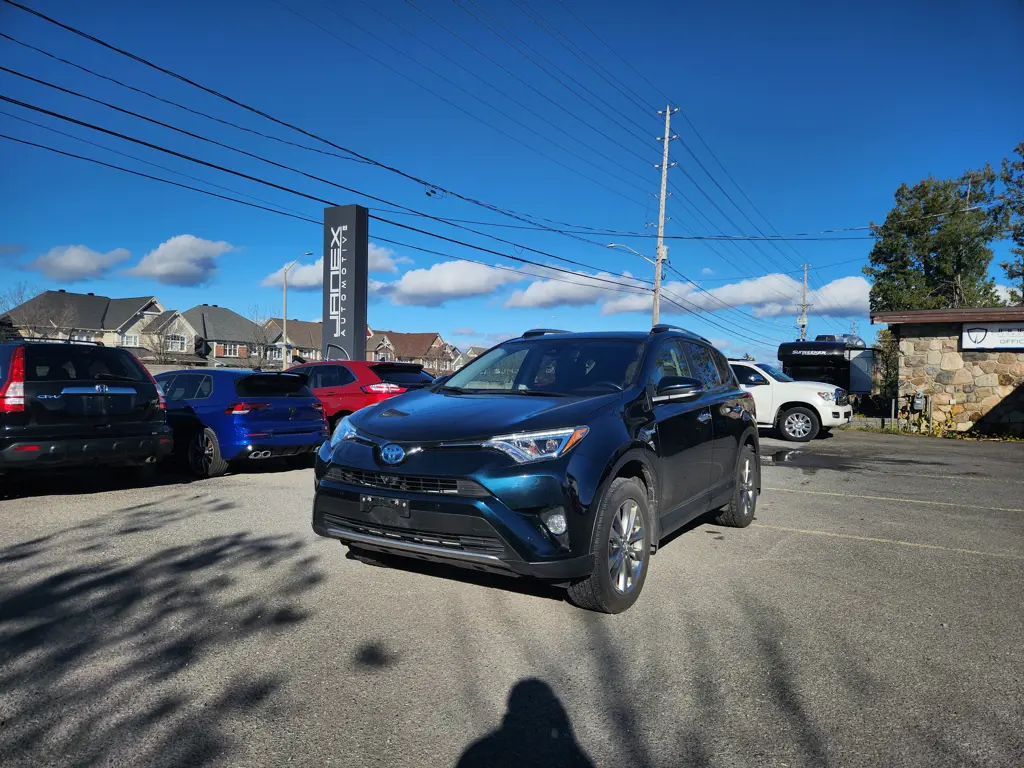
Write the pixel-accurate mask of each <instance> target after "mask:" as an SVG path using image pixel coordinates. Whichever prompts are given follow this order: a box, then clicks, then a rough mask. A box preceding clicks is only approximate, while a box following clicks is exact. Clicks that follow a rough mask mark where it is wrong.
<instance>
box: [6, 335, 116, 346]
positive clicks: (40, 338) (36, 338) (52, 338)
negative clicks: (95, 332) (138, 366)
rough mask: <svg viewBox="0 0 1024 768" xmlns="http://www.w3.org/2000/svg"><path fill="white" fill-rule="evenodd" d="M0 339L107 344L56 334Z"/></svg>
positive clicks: (29, 341)
mask: <svg viewBox="0 0 1024 768" xmlns="http://www.w3.org/2000/svg"><path fill="white" fill-rule="evenodd" d="M0 341H8V342H15V343H20V344H25V343H31V342H36V341H47V342H58V341H59V342H60V343H62V344H95V345H96V346H97V347H103V346H106V345H105V344H104V343H103V342H102V341H91V340H88V339H72V338H70V337H69V338H66V339H61V338H58V337H56V336H32V337H30V338H12V339H0Z"/></svg>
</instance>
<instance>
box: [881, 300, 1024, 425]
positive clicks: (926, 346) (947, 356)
mask: <svg viewBox="0 0 1024 768" xmlns="http://www.w3.org/2000/svg"><path fill="white" fill-rule="evenodd" d="M871 322H872V323H887V324H888V325H889V329H890V330H891V331H892V332H893V334H894V335H895V337H896V338H897V339H898V340H899V350H900V352H899V394H900V399H901V406H906V405H907V403H908V402H909V401H910V400H911V399H912V398H913V397H914V396H915V395H916V394H918V393H921V394H924V395H927V396H930V399H931V403H930V405H931V412H932V420H933V422H934V423H935V424H937V425H945V426H946V427H947V428H950V429H956V430H957V431H960V432H966V431H968V430H974V431H977V432H980V433H986V434H1015V435H1021V434H1024V307H999V308H993V309H948V310H913V311H906V312H875V313H872V315H871Z"/></svg>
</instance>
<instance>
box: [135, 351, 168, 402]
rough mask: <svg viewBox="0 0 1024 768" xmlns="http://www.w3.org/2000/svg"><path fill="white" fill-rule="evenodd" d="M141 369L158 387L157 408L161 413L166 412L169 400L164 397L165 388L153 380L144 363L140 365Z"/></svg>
mask: <svg viewBox="0 0 1024 768" xmlns="http://www.w3.org/2000/svg"><path fill="white" fill-rule="evenodd" d="M139 367H140V368H142V370H144V371H145V372H146V375H147V376H149V380H150V381H151V382H153V386H154V387H156V397H157V407H158V408H159V409H160V410H161V411H166V410H167V398H166V397H164V388H163V387H161V386H160V382H158V381H157V380H156V379H154V378H153V374H152V373H150V372H149V368H147V367H146V366H144V365H143V364H142V363H139Z"/></svg>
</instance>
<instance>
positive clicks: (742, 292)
mask: <svg viewBox="0 0 1024 768" xmlns="http://www.w3.org/2000/svg"><path fill="white" fill-rule="evenodd" d="M800 291H801V283H800V282H798V281H797V280H794V279H793V278H792V277H790V276H789V275H781V274H771V275H762V276H761V277H755V278H751V279H749V280H741V281H740V282H738V283H730V284H728V285H723V286H720V287H718V288H712V289H710V290H707V291H700V290H698V289H697V288H696V287H695V286H693V285H692V284H690V283H680V282H668V283H665V284H664V286H663V299H662V311H663V312H668V313H679V312H683V311H684V310H681V309H679V308H678V307H677V306H674V305H673V304H672V301H673V300H676V301H680V303H683V304H685V306H687V307H689V308H690V309H698V310H702V311H706V312H721V311H724V310H725V309H727V307H726V306H725V305H729V306H732V307H751V313H752V314H753V315H754V316H755V317H763V318H773V317H782V316H790V315H795V314H797V313H798V312H799V307H798V306H797V304H798V302H799V300H800ZM870 292H871V285H870V284H869V283H868V281H867V280H865V279H864V278H863V277H859V276H854V277H843V278H840V279H838V280H834V281H832V282H831V283H828V284H827V285H825V286H823V287H822V288H821V289H820V290H816V291H809V292H808V301H809V302H810V303H811V305H812V306H811V308H810V310H809V312H808V313H809V314H811V315H831V316H834V317H849V316H855V315H866V314H868V295H869V293H870ZM652 302H653V298H652V297H651V295H650V294H646V295H636V296H621V297H617V298H614V299H611V300H609V301H607V302H605V303H604V305H603V306H602V308H601V312H602V314H605V315H614V314H619V313H622V312H649V311H650V310H651V304H652Z"/></svg>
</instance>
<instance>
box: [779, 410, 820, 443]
mask: <svg viewBox="0 0 1024 768" xmlns="http://www.w3.org/2000/svg"><path fill="white" fill-rule="evenodd" d="M820 429H821V422H820V421H819V420H818V414H816V413H815V412H814V411H812V410H811V409H810V408H804V407H803V406H796V407H795V408H790V409H789V410H788V411H785V412H784V413H783V414H782V415H781V416H779V434H780V435H782V437H783V438H784V439H785V440H791V441H792V442H794V443H807V442H810V441H811V440H813V439H814V438H815V437H817V435H818V430H820Z"/></svg>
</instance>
